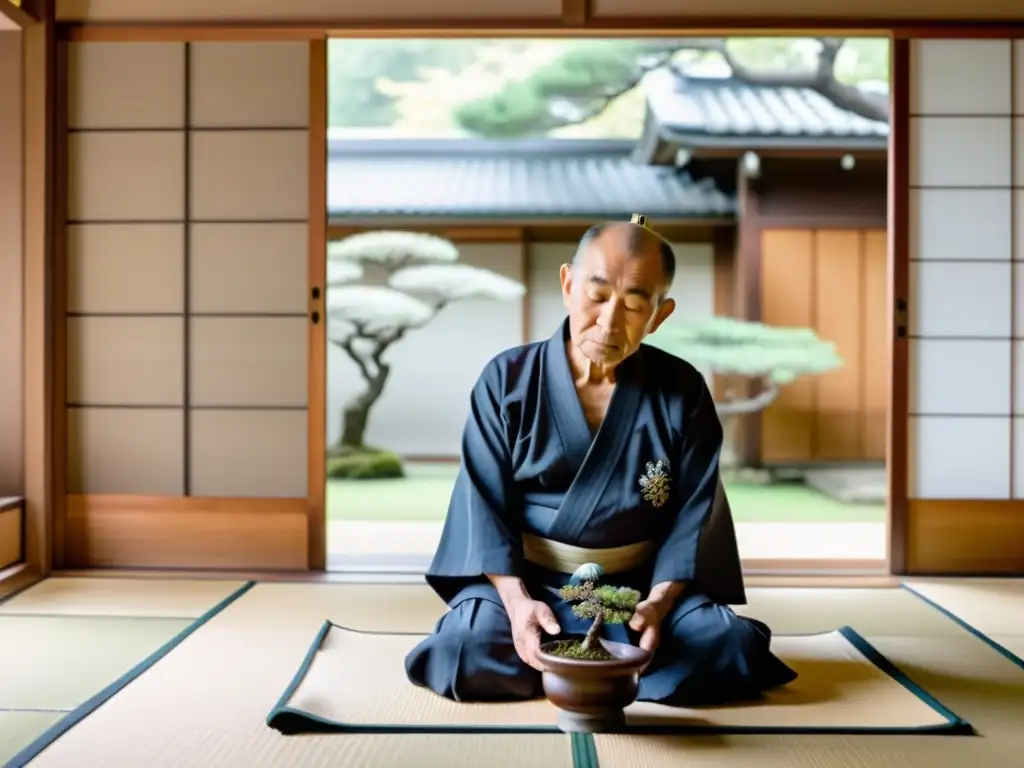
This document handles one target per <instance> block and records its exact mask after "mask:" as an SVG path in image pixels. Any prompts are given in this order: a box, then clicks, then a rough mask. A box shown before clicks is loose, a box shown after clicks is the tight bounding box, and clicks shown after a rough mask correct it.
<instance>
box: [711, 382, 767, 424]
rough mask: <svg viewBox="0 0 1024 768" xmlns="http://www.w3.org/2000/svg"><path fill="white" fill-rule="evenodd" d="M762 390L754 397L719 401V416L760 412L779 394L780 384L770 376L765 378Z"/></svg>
mask: <svg viewBox="0 0 1024 768" xmlns="http://www.w3.org/2000/svg"><path fill="white" fill-rule="evenodd" d="M762 384H763V385H762V387H761V390H760V391H759V392H758V393H757V394H756V395H755V396H754V397H745V398H743V399H738V400H734V399H731V398H729V399H727V400H726V401H725V402H722V403H718V404H717V405H716V406H715V409H716V410H717V411H718V416H719V418H722V419H728V418H732V417H734V416H745V415H747V414H750V413H759V412H760V411H762V410H764V409H765V408H767V407H768V406H769V405H771V404H772V403H773V402H774V400H775V398H776V397H778V396H779V386H778V384H775V383H774V382H773V381H771V380H770V379H768V378H765V379H763V381H762Z"/></svg>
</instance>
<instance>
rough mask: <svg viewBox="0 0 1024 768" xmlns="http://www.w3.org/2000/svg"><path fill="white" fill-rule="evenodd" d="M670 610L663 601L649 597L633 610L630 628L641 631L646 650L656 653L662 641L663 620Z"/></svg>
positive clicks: (642, 643)
mask: <svg viewBox="0 0 1024 768" xmlns="http://www.w3.org/2000/svg"><path fill="white" fill-rule="evenodd" d="M667 613H668V610H667V609H666V607H665V606H664V605H663V603H662V601H659V600H651V599H650V598H648V599H647V600H644V601H643V602H641V603H638V604H637V606H636V610H635V611H633V618H632V619H630V620H629V628H630V629H632V630H633V631H634V632H638V633H640V647H641V648H643V649H644V650H645V651H649V652H651V653H654V651H655V650H657V648H658V643H660V642H661V622H662V621H663V620H664V619H665V616H666V614H667Z"/></svg>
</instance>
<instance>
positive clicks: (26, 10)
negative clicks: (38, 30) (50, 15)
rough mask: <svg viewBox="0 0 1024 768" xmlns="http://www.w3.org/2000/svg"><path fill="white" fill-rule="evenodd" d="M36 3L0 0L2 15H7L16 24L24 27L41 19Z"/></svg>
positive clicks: (0, 13)
mask: <svg viewBox="0 0 1024 768" xmlns="http://www.w3.org/2000/svg"><path fill="white" fill-rule="evenodd" d="M36 13H37V12H36V9H35V3H31V2H22V0H0V16H6V17H7V18H8V19H10V20H11V21H12V22H14V24H15V26H18V27H21V28H22V29H24V28H26V27H30V26H32V25H33V24H35V23H36V22H38V21H39V16H38V15H36Z"/></svg>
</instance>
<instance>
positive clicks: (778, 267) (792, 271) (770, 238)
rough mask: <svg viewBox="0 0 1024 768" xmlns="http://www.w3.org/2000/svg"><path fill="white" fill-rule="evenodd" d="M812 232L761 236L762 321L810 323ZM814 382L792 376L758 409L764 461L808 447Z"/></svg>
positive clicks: (803, 456)
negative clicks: (764, 407)
mask: <svg viewBox="0 0 1024 768" xmlns="http://www.w3.org/2000/svg"><path fill="white" fill-rule="evenodd" d="M814 248H815V243H814V233H813V232H811V231H810V230H798V229H793V230H784V229H778V230H768V231H765V232H763V233H762V239H761V321H762V322H763V323H765V324H767V325H777V326H797V327H804V328H806V327H809V326H813V324H814V285H815V273H814V265H815V258H814ZM814 408H815V392H814V382H813V381H812V380H811V379H809V378H805V379H798V380H797V381H795V382H793V383H792V384H789V385H787V386H785V387H783V388H782V391H781V392H780V393H779V396H778V398H777V399H776V400H775V402H774V403H772V404H771V405H770V406H769V407H768V408H766V409H765V410H764V411H763V412H762V416H761V425H762V426H761V455H762V460H763V461H765V462H789V461H797V462H799V461H806V460H807V459H808V458H810V457H811V456H812V455H813V452H814Z"/></svg>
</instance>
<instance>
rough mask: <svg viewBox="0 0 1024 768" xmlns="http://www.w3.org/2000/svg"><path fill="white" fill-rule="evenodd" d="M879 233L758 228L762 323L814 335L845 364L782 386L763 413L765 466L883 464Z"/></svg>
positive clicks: (883, 291)
mask: <svg viewBox="0 0 1024 768" xmlns="http://www.w3.org/2000/svg"><path fill="white" fill-rule="evenodd" d="M885 238H886V233H885V231H884V230H862V229H817V230H810V229H765V230H763V232H762V245H761V248H762V262H761V272H762V277H761V305H762V307H761V319H762V321H763V322H764V323H766V324H768V325H773V326H782V327H786V326H797V327H806V328H812V329H813V330H814V331H815V332H816V333H817V334H818V336H819V337H821V338H822V339H824V340H827V341H830V342H832V343H834V344H835V345H836V347H837V349H838V353H839V355H840V356H841V357H842V358H843V366H842V367H841V368H839V369H837V370H834V371H829V372H827V373H824V374H820V375H808V376H805V377H803V378H800V379H797V380H796V381H795V382H794V383H793V384H789V385H786V386H785V387H783V389H782V391H781V392H780V395H779V398H778V399H777V400H776V401H775V402H774V403H773V404H771V405H770V406H769V407H768V408H766V409H765V411H764V412H763V414H762V417H761V418H762V421H761V430H762V432H761V446H762V447H761V460H762V461H763V462H765V463H768V464H771V463H780V464H784V463H805V462H812V463H813V462H835V461H868V460H870V461H882V460H884V458H885V441H886V398H887V396H888V376H889V366H888V363H887V361H886V351H887V350H886V344H885V333H886V330H885V328H886V301H887V299H886V296H887V262H888V254H887V249H886V240H885Z"/></svg>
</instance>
